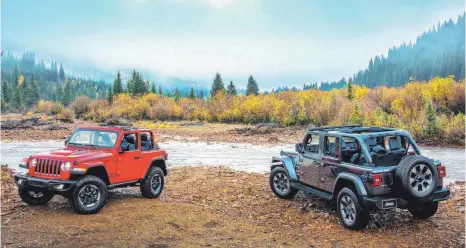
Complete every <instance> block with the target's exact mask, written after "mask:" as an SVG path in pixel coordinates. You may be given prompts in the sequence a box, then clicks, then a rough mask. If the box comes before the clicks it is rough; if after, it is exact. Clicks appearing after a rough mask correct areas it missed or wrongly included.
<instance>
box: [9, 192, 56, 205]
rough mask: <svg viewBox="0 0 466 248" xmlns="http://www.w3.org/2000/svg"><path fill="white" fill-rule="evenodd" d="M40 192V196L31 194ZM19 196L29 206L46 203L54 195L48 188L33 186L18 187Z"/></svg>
mask: <svg viewBox="0 0 466 248" xmlns="http://www.w3.org/2000/svg"><path fill="white" fill-rule="evenodd" d="M31 192H32V193H33V194H41V196H36V197H34V195H33V194H31ZM18 193H19V197H21V200H23V202H25V203H27V204H28V205H29V206H41V205H45V204H47V203H48V202H49V201H50V200H51V199H52V198H53V196H54V193H53V192H52V191H50V190H48V189H42V188H33V187H19V188H18Z"/></svg>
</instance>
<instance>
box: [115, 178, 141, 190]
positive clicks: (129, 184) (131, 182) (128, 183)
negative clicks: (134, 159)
mask: <svg viewBox="0 0 466 248" xmlns="http://www.w3.org/2000/svg"><path fill="white" fill-rule="evenodd" d="M138 182H139V180H135V181H129V182H123V183H117V184H111V185H108V186H107V189H116V188H122V187H127V186H133V185H135V184H136V183H138Z"/></svg>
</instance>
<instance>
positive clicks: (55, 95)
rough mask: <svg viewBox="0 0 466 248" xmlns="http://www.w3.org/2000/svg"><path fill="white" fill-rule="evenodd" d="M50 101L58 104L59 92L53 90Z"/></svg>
mask: <svg viewBox="0 0 466 248" xmlns="http://www.w3.org/2000/svg"><path fill="white" fill-rule="evenodd" d="M50 101H53V102H56V101H57V90H56V89H55V88H52V90H51V93H50Z"/></svg>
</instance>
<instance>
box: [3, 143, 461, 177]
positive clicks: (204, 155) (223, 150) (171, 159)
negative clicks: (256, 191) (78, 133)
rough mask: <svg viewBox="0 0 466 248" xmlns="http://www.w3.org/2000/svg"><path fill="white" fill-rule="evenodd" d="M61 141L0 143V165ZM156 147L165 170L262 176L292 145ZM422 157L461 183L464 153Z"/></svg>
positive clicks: (435, 151)
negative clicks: (162, 152) (214, 169)
mask: <svg viewBox="0 0 466 248" xmlns="http://www.w3.org/2000/svg"><path fill="white" fill-rule="evenodd" d="M63 145H64V144H63V141H40V142H2V143H0V149H1V151H0V162H1V163H2V164H8V166H9V167H10V168H12V169H15V170H17V171H23V170H24V169H21V168H19V167H18V163H19V161H21V159H22V158H24V157H27V156H30V155H32V154H35V153H39V152H47V151H53V150H57V149H60V148H62V147H63ZM159 145H160V147H162V148H164V149H166V150H167V151H168V165H169V167H176V166H214V165H222V166H227V167H230V168H232V169H235V170H241V171H246V172H255V173H264V172H267V171H269V168H270V167H269V163H270V160H271V157H272V156H277V155H279V153H280V151H281V150H287V151H293V150H294V145H278V146H261V145H251V144H239V143H203V142H167V143H160V144H159ZM422 151H423V154H424V155H425V156H427V157H429V158H434V159H437V160H440V161H441V162H442V164H443V165H445V166H446V167H447V178H446V179H447V181H454V180H465V150H464V149H458V148H444V147H422Z"/></svg>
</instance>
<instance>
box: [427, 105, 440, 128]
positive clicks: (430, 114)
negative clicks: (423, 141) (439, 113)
mask: <svg viewBox="0 0 466 248" xmlns="http://www.w3.org/2000/svg"><path fill="white" fill-rule="evenodd" d="M435 112H436V111H435V108H434V106H433V104H432V102H428V103H427V109H426V119H427V128H426V130H425V131H426V134H427V135H429V136H435V135H436V134H438V131H439V127H438V125H437V120H436V117H435Z"/></svg>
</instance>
